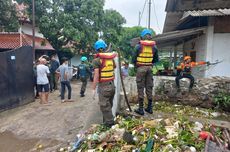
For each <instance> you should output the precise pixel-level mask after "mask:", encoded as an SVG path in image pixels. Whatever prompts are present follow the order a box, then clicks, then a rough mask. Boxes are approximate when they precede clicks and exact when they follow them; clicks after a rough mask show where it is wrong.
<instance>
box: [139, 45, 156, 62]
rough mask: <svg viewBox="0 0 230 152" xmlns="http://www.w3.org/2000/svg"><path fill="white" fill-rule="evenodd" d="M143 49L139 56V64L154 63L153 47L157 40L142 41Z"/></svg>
mask: <svg viewBox="0 0 230 152" xmlns="http://www.w3.org/2000/svg"><path fill="white" fill-rule="evenodd" d="M140 44H141V51H140V53H139V55H138V57H137V65H138V66H149V65H152V61H153V56H154V53H153V47H154V45H155V44H156V43H155V41H140Z"/></svg>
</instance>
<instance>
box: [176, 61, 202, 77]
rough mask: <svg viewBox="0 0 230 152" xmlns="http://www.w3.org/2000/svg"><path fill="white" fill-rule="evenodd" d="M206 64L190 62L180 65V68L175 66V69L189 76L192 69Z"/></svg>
mask: <svg viewBox="0 0 230 152" xmlns="http://www.w3.org/2000/svg"><path fill="white" fill-rule="evenodd" d="M204 64H206V62H204V61H200V62H190V63H186V64H185V63H181V64H180V66H177V69H181V70H182V71H183V72H185V73H188V74H190V73H191V70H192V68H193V67H195V66H198V65H204Z"/></svg>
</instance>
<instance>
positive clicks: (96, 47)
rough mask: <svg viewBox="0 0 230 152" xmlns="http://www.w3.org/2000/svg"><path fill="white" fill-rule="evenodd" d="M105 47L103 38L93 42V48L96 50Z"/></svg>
mask: <svg viewBox="0 0 230 152" xmlns="http://www.w3.org/2000/svg"><path fill="white" fill-rule="evenodd" d="M106 47H107V44H106V43H105V41H103V40H98V41H97V42H96V43H95V44H94V48H95V49H96V51H98V50H99V49H103V50H104V49H105V48H106Z"/></svg>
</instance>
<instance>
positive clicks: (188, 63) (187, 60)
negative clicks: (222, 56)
mask: <svg viewBox="0 0 230 152" xmlns="http://www.w3.org/2000/svg"><path fill="white" fill-rule="evenodd" d="M204 64H207V65H209V64H210V63H209V62H205V61H200V62H192V60H191V57H190V56H185V57H184V61H183V62H182V63H181V64H180V65H179V66H177V70H178V71H180V73H178V74H177V76H176V79H175V81H176V85H177V90H178V92H180V79H183V78H187V79H189V80H190V86H189V91H191V89H192V87H193V85H194V77H193V76H192V74H191V72H192V68H193V67H195V66H198V65H204Z"/></svg>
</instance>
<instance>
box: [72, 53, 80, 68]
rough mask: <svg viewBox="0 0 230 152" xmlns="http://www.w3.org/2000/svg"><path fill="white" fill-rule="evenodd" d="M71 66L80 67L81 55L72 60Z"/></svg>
mask: <svg viewBox="0 0 230 152" xmlns="http://www.w3.org/2000/svg"><path fill="white" fill-rule="evenodd" d="M70 62H71V66H72V65H74V66H78V65H79V64H80V63H81V55H75V56H74V57H72V58H71V60H70Z"/></svg>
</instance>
